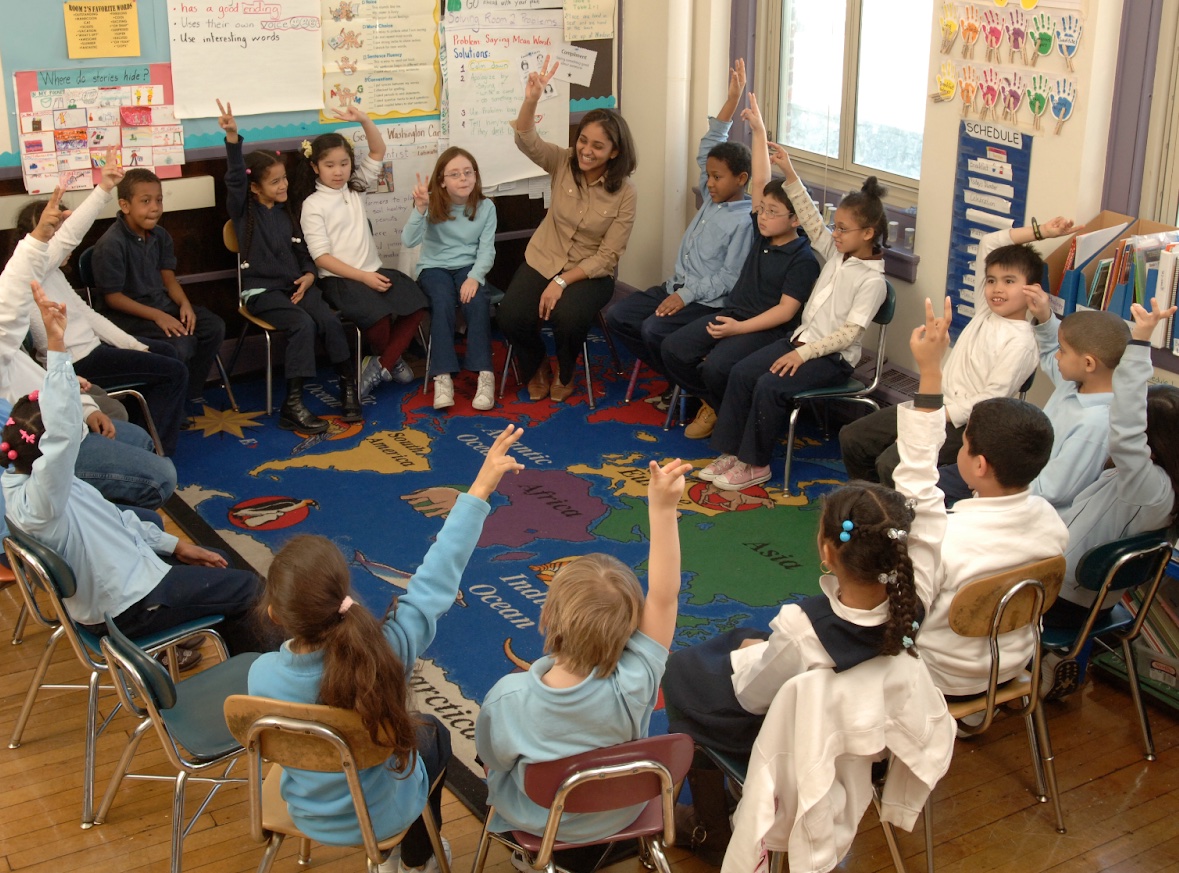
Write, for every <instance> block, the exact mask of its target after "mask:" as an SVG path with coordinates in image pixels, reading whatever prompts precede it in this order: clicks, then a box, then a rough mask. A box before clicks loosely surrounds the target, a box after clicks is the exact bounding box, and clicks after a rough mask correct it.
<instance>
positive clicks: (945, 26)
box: [939, 3, 958, 100]
mask: <svg viewBox="0 0 1179 873" xmlns="http://www.w3.org/2000/svg"><path fill="white" fill-rule="evenodd" d="M939 24H940V25H941V29H942V47H941V53H942V54H943V55H948V54H949V53H950V50H951V49H953V48H954V43H955V42H957V41H958V7H957V6H955V5H954V4H953V3H943V4H942V17H941V20H940V22H939ZM953 96H954V95H953V94H951V95H950V96H949V97H944V98H942V99H943V100H952V99H953Z"/></svg>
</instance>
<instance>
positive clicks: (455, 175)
mask: <svg viewBox="0 0 1179 873" xmlns="http://www.w3.org/2000/svg"><path fill="white" fill-rule="evenodd" d="M442 175H443V177H444V178H446V179H473V178H474V177H475V176H477V175H479V174H478V173H476V172H475V171H474V170H472V169H470V168H468V169H466V170H455V171H454V172H452V173H443V174H442Z"/></svg>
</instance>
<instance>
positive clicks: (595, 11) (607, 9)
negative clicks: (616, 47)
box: [565, 0, 614, 42]
mask: <svg viewBox="0 0 1179 873" xmlns="http://www.w3.org/2000/svg"><path fill="white" fill-rule="evenodd" d="M575 39H614V0H565V40H566V41H567V42H572V41H573V40H575Z"/></svg>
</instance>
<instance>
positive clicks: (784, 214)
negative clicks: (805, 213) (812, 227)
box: [757, 206, 794, 218]
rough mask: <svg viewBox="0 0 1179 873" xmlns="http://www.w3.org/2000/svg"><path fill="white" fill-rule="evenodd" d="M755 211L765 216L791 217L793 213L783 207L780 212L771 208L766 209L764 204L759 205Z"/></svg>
mask: <svg viewBox="0 0 1179 873" xmlns="http://www.w3.org/2000/svg"><path fill="white" fill-rule="evenodd" d="M757 212H758V215H764V216H765V217H766V218H791V217H793V215H794V213H793V212H791V211H790V210H789V209H783V210H782V211H781V212H778V211H776V210H773V209H767V208H766V207H764V206H759V207H758V209H757Z"/></svg>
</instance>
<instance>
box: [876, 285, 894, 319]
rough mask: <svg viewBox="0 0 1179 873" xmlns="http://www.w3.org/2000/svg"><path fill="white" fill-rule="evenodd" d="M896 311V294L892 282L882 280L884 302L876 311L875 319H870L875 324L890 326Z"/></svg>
mask: <svg viewBox="0 0 1179 873" xmlns="http://www.w3.org/2000/svg"><path fill="white" fill-rule="evenodd" d="M896 311H897V292H896V289H895V288H893V287H892V282H890V281H888V280H887V279H885V280H884V302H883V303H881V304H880V308H879V309H877V310H876V317H875V318H873V319H872V321H873V322H875V323H876V324H891V323H892V317H893V316H894V315H895V314H896Z"/></svg>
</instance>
